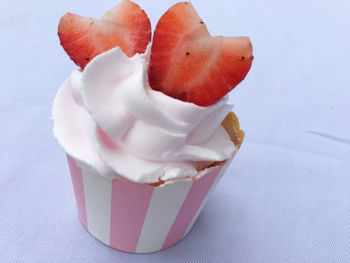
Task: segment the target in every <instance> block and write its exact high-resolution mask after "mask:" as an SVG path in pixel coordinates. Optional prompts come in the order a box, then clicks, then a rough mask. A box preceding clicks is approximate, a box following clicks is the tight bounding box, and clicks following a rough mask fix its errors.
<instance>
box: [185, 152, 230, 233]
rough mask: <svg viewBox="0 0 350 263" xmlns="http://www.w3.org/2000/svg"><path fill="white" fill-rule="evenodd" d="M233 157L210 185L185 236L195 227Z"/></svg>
mask: <svg viewBox="0 0 350 263" xmlns="http://www.w3.org/2000/svg"><path fill="white" fill-rule="evenodd" d="M231 161H232V159H231V160H230V161H227V162H226V164H225V165H224V166H223V167H222V168H221V171H220V173H219V175H218V176H217V177H216V178H215V181H214V182H213V184H212V186H211V187H210V189H209V191H208V193H207V195H206V196H205V197H204V199H203V201H202V203H201V205H200V206H199V208H198V210H197V212H196V214H195V215H194V217H193V218H192V221H191V223H190V224H189V225H188V227H187V229H186V232H185V234H184V237H185V236H186V235H187V234H188V232H190V230H191V228H192V227H193V225H194V223H195V222H196V220H197V218H198V216H199V214H200V212H201V211H202V209H203V207H204V205H205V204H206V202H207V200H208V198H209V196H210V194H211V193H212V192H213V190H214V189H215V187H216V185H217V184H218V182H219V181H220V179H221V177H222V175H223V174H224V172H225V170H226V169H227V167H228V166H229V164H230V163H231Z"/></svg>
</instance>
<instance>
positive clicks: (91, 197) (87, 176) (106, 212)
mask: <svg viewBox="0 0 350 263" xmlns="http://www.w3.org/2000/svg"><path fill="white" fill-rule="evenodd" d="M82 174H83V185H84V195H85V205H86V217H87V225H88V230H89V232H90V233H91V234H92V235H93V236H94V237H95V238H97V239H98V240H100V241H102V242H103V243H105V244H107V245H109V240H110V224H111V223H110V222H111V194H112V180H111V179H108V178H105V177H102V176H99V175H95V174H92V173H89V172H87V171H86V170H83V173H82Z"/></svg>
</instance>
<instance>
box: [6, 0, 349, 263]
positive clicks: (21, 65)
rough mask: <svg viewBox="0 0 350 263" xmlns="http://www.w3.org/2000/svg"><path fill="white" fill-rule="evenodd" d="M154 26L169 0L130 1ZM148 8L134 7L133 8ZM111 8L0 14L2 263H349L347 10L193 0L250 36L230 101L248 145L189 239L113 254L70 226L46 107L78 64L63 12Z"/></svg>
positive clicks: (37, 6)
mask: <svg viewBox="0 0 350 263" xmlns="http://www.w3.org/2000/svg"><path fill="white" fill-rule="evenodd" d="M137 2H138V3H139V4H141V5H142V7H143V8H144V9H145V10H146V12H147V13H148V15H149V16H150V18H151V22H152V25H153V28H154V27H155V25H156V21H157V20H158V18H159V17H160V16H161V14H162V13H163V12H164V11H165V10H166V9H167V8H168V7H170V5H172V4H173V3H175V1H170V0H165V1H151V0H147V1H146V0H145V1H137ZM141 2H142V3H141ZM116 3H117V2H116V1H111V0H104V1H92V0H85V1H83V0H79V1H78V0H77V1H68V0H61V1H44V0H32V1H22V0H11V1H5V2H3V3H2V4H1V9H2V12H1V15H0V32H1V38H0V83H1V85H0V86H1V87H0V120H1V129H0V151H1V155H0V255H1V257H0V261H1V262H236V263H240V262H242V263H243V262H244V263H246V262H248V263H250V262H253V263H255V262H257V263H260V262H267V263H271V262H327V263H329V262H337V263H338V262H350V172H349V171H350V66H349V65H350V18H349V14H350V4H349V1H347V0H343V1H342V0H336V1H322V0H321V1H316V0H310V1H303V0H296V1H274V0H265V1H256V0H249V1H229V0H226V1H224V0H217V1H199V0H194V1H193V4H194V6H195V7H196V9H197V11H198V13H199V14H200V16H201V17H202V19H203V20H204V21H205V22H206V24H207V25H208V28H209V30H210V32H211V33H212V34H213V35H248V36H250V38H251V41H252V43H253V46H254V56H255V59H254V63H253V66H252V69H251V71H250V73H249V74H248V76H247V78H246V79H245V81H244V82H243V83H242V84H241V85H240V86H239V87H237V88H236V89H235V90H234V91H233V92H232V93H231V97H230V102H231V103H232V104H234V105H235V111H236V113H237V114H238V116H239V118H240V121H241V126H242V128H243V129H244V130H245V131H246V139H245V142H244V144H243V146H242V148H241V150H240V152H239V153H238V155H237V157H236V159H235V160H234V162H233V163H232V164H231V166H230V168H229V169H228V171H227V173H226V175H225V176H224V178H223V179H222V181H221V182H220V183H219V185H218V187H217V189H216V191H214V193H213V195H212V198H211V200H210V201H209V203H208V204H207V206H206V207H205V209H204V211H203V212H202V214H201V216H200V217H199V219H198V221H197V223H196V224H195V226H194V228H193V230H192V231H191V232H190V234H189V235H188V236H187V237H186V238H185V239H184V240H183V241H182V242H181V243H179V244H178V245H176V246H174V247H171V248H169V249H167V250H165V251H162V252H159V253H155V254H149V255H133V254H127V253H123V252H119V251H117V250H114V249H111V248H109V247H107V246H105V245H103V244H102V243H100V242H98V241H97V240H95V239H94V238H93V237H92V236H91V235H90V234H89V233H88V232H87V231H86V230H85V229H84V228H83V226H82V225H81V223H80V222H79V220H78V217H77V212H76V206H75V200H74V194H73V189H72V186H71V181H70V177H69V174H68V168H67V164H66V160H65V156H64V153H63V151H62V150H61V149H60V148H59V146H58V145H57V143H56V142H55V140H54V138H53V136H52V131H51V129H52V127H51V122H50V121H49V116H50V111H51V103H52V100H53V98H54V96H55V93H56V91H57V90H58V88H59V86H60V84H61V83H62V82H63V81H64V80H65V78H66V77H67V76H68V75H69V74H70V72H71V71H72V70H73V69H74V68H76V67H75V66H74V64H73V63H72V62H71V61H70V60H69V58H68V57H67V56H66V54H65V52H64V51H63V49H62V48H61V47H60V45H59V41H58V37H57V35H56V32H57V24H58V21H59V18H60V17H61V16H62V15H63V14H64V13H65V12H67V11H70V12H74V13H79V14H81V15H85V16H94V17H100V16H102V15H103V13H104V12H105V11H106V10H108V9H109V8H111V7H112V6H114V5H115V4H116Z"/></svg>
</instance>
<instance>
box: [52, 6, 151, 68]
mask: <svg viewBox="0 0 350 263" xmlns="http://www.w3.org/2000/svg"><path fill="white" fill-rule="evenodd" d="M151 34H152V32H151V23H150V21H149V18H148V16H147V14H146V13H145V12H144V11H143V10H142V9H141V8H140V7H139V6H138V5H137V4H135V3H133V2H131V1H129V0H123V1H122V2H121V3H119V4H118V5H117V6H115V7H114V8H113V9H111V10H110V11H108V12H107V13H106V14H105V15H104V16H103V17H102V19H101V20H98V19H94V18H88V17H82V16H79V15H75V14H72V13H67V14H66V15H64V16H63V17H62V18H61V20H60V23H59V25H58V36H59V38H60V41H61V45H62V47H63V48H64V50H65V51H66V52H67V54H68V55H69V57H70V58H71V59H72V60H73V61H74V63H75V64H77V65H78V66H80V67H81V68H82V69H83V68H84V67H85V66H86V64H87V63H88V62H89V61H90V60H91V59H92V58H94V57H95V56H97V55H98V54H101V53H103V52H105V51H107V50H109V49H111V48H113V47H116V46H119V47H120V48H121V49H122V50H123V52H124V53H125V54H126V55H127V56H129V57H131V56H133V55H135V54H136V53H144V52H145V50H146V48H147V45H148V43H149V42H150V41H151Z"/></svg>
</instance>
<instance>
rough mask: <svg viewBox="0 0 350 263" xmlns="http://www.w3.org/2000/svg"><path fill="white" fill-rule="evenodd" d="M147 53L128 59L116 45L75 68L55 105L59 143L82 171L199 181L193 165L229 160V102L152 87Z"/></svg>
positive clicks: (148, 180)
mask: <svg viewBox="0 0 350 263" xmlns="http://www.w3.org/2000/svg"><path fill="white" fill-rule="evenodd" d="M149 52H150V48H148V49H147V51H146V53H145V54H136V55H135V56H133V57H132V58H129V57H127V56H126V55H125V54H124V53H123V52H122V51H121V49H120V48H114V49H112V50H110V51H107V52H105V53H103V54H101V55H99V56H97V57H95V58H94V59H93V60H92V61H91V62H90V63H89V64H88V65H87V66H86V67H85V69H84V71H74V72H73V73H72V74H71V76H70V77H69V78H68V79H67V80H66V81H65V82H64V83H63V85H62V86H61V88H60V90H59V91H58V93H57V96H56V98H55V101H54V105H53V111H52V120H53V124H54V136H55V137H56V139H57V141H58V143H59V144H60V145H61V146H62V147H63V149H64V150H65V151H66V152H67V153H68V154H69V155H71V156H72V157H73V158H75V159H76V160H78V162H79V164H80V165H81V166H85V167H87V168H90V169H91V170H93V171H96V172H97V173H99V174H101V175H102V176H114V174H119V175H121V176H124V177H126V178H128V179H129V180H132V181H135V182H140V183H155V182H158V181H159V180H160V179H161V180H163V181H165V180H170V179H171V180H174V179H178V178H184V177H194V176H197V175H198V171H197V170H196V168H195V161H223V160H226V159H229V158H231V157H232V156H233V154H234V153H235V152H236V147H235V145H234V144H233V143H232V142H231V140H230V138H229V135H228V134H227V133H226V131H225V130H224V128H223V127H222V126H221V122H222V120H223V119H224V118H225V116H226V115H227V114H228V113H229V112H230V111H231V109H232V105H228V104H227V97H225V98H223V99H222V100H220V101H219V102H217V103H216V104H214V105H212V106H209V107H200V106H197V105H195V104H193V103H188V102H183V101H180V100H177V99H173V98H171V97H169V96H167V95H165V94H163V93H161V92H158V91H154V90H152V89H151V88H150V86H149V84H148V79H147V77H148V76H147V67H148V62H149Z"/></svg>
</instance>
